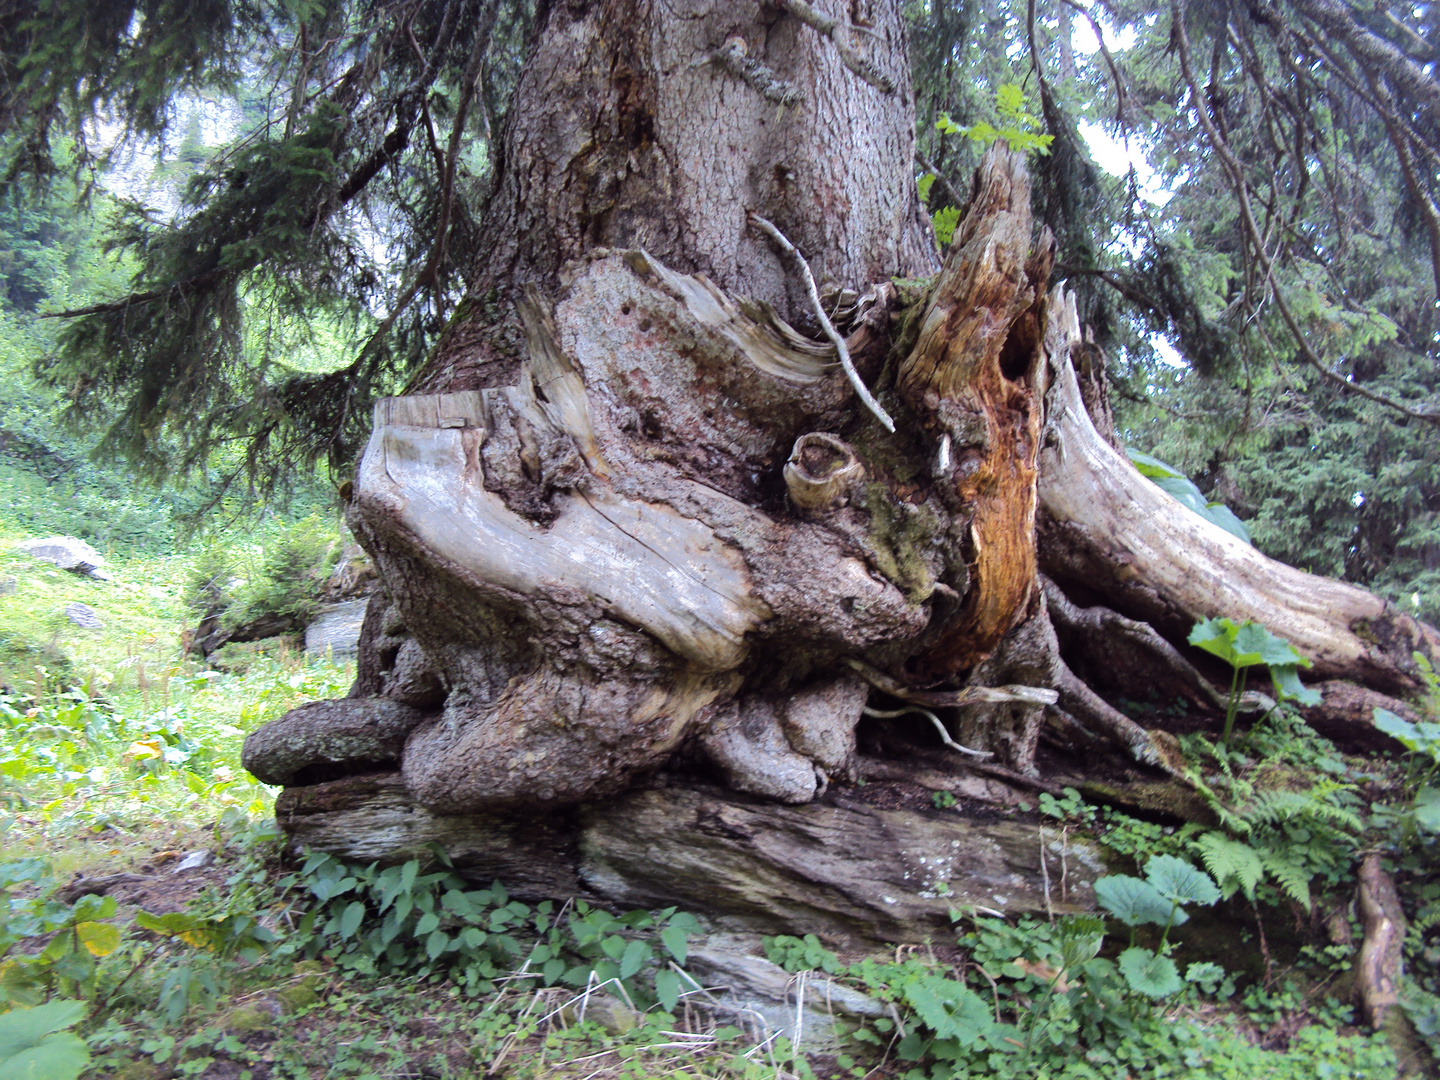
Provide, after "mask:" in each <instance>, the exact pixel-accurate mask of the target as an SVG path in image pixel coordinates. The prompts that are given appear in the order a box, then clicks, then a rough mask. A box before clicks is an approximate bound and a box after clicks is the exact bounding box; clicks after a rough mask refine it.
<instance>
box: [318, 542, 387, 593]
mask: <svg viewBox="0 0 1440 1080" xmlns="http://www.w3.org/2000/svg"><path fill="white" fill-rule="evenodd" d="M378 581H379V578H378V576H377V575H376V573H375V564H374V563H373V562H371V561H370V556H369V555H366V554H365V549H364V548H362V547H361V546H360V545H359V544H346V545H345V548H344V550H343V551H341V552H340V561H339V562H337V563H336V564H335V569H334V570H333V571H331V573H330V577H329V579H328V580H327V581H326V582H325V587H324V589H323V591H322V596H323V597H324V599H327V600H353V599H355V598H356V597H359V598H361V599H364V598H366V597H368V596H369V595H370V594H371V593H372V592H374V591H375V585H376V583H377V582H378Z"/></svg>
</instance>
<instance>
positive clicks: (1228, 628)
mask: <svg viewBox="0 0 1440 1080" xmlns="http://www.w3.org/2000/svg"><path fill="white" fill-rule="evenodd" d="M1187 640H1188V641H1189V642H1190V644H1191V645H1194V646H1196V647H1197V648H1201V649H1204V650H1205V651H1206V652H1208V653H1210V654H1211V655H1212V656H1218V657H1219V658H1220V659H1221V660H1224V661H1225V662H1226V663H1227V664H1229V665H1230V667H1231V670H1232V671H1233V672H1234V674H1233V675H1232V677H1231V680H1230V701H1229V704H1228V705H1227V707H1226V710H1225V730H1224V731H1223V732H1222V733H1221V735H1220V749H1222V750H1223V749H1224V748H1225V747H1226V746H1227V745H1228V744H1229V742H1230V732H1231V731H1232V730H1233V729H1234V727H1235V714H1236V712H1237V711H1238V710H1239V707H1240V695H1241V694H1242V693H1243V692H1244V690H1245V678H1246V676H1247V675H1248V673H1249V669H1250V668H1252V667H1259V666H1262V665H1263V666H1266V667H1268V668H1269V669H1270V680H1271V682H1273V683H1274V685H1275V696H1276V698H1277V699H1279V700H1281V701H1285V700H1292V701H1297V702H1299V703H1300V704H1301V705H1319V704H1320V692H1319V691H1318V690H1311V689H1308V688H1307V687H1305V686H1302V685H1301V684H1300V677H1299V674H1298V670H1299V669H1300V668H1302V667H1307V668H1308V667H1310V666H1311V664H1310V661H1309V659H1308V658H1306V657H1304V656H1301V655H1300V654H1299V653H1298V652H1296V651H1295V646H1293V645H1291V644H1290V642H1288V641H1286V640H1285V639H1284V638H1282V637H1276V636H1275V635H1274V634H1272V633H1270V631H1269V630H1266V629H1265V627H1263V626H1261V625H1260V624H1259V623H1255V622H1244V623H1237V622H1235V621H1234V620H1233V619H1206V620H1204V621H1203V622H1198V623H1196V624H1195V628H1194V629H1193V630H1191V631H1190V637H1189V638H1188V639H1187Z"/></svg>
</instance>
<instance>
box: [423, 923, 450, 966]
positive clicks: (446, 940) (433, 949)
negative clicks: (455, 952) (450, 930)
mask: <svg viewBox="0 0 1440 1080" xmlns="http://www.w3.org/2000/svg"><path fill="white" fill-rule="evenodd" d="M449 947H450V936H449V935H448V934H446V933H445V931H444V930H436V931H435V932H434V933H433V934H431V935H430V936H429V937H427V938H426V939H425V955H426V956H428V957H429V958H430V959H431V960H435V959H437V958H438V957H439V956H440V954H441V953H443V952H444V951H445V950H446V949H447V948H449Z"/></svg>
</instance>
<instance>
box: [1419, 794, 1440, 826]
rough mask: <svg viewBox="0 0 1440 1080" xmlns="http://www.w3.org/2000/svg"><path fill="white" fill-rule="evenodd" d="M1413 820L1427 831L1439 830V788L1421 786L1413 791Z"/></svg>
mask: <svg viewBox="0 0 1440 1080" xmlns="http://www.w3.org/2000/svg"><path fill="white" fill-rule="evenodd" d="M1415 821H1416V823H1417V824H1418V825H1419V826H1420V827H1421V828H1422V829H1424V830H1426V831H1427V832H1440V789H1437V788H1432V787H1423V788H1421V789H1420V790H1419V791H1417V792H1416V793H1415Z"/></svg>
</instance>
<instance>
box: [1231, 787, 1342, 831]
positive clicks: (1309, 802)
mask: <svg viewBox="0 0 1440 1080" xmlns="http://www.w3.org/2000/svg"><path fill="white" fill-rule="evenodd" d="M1322 789H1323V790H1322ZM1340 790H1349V789H1348V787H1347V786H1346V785H1335V784H1330V783H1320V784H1316V785H1315V787H1314V788H1312V789H1311V790H1310V791H1274V790H1272V791H1261V792H1259V793H1257V794H1256V796H1255V802H1254V804H1253V805H1251V806H1250V807H1249V809H1247V810H1246V811H1245V813H1244V817H1245V819H1246V820H1247V821H1249V822H1250V823H1251V824H1253V825H1280V824H1283V823H1285V822H1297V821H1301V822H1303V821H1310V822H1317V823H1319V822H1323V823H1324V824H1327V825H1330V826H1333V827H1334V828H1337V829H1341V830H1343V831H1345V832H1349V833H1358V832H1361V831H1362V830H1363V829H1364V827H1365V826H1364V824H1363V823H1362V822H1361V820H1360V819H1359V817H1357V816H1356V815H1355V814H1354V813H1352V812H1351V811H1349V810H1347V809H1345V808H1344V807H1343V806H1337V805H1335V803H1333V802H1331V801H1330V799H1329V798H1327V796H1329V795H1332V794H1334V793H1336V792H1337V791H1340ZM1317 792H1318V793H1317Z"/></svg>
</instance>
